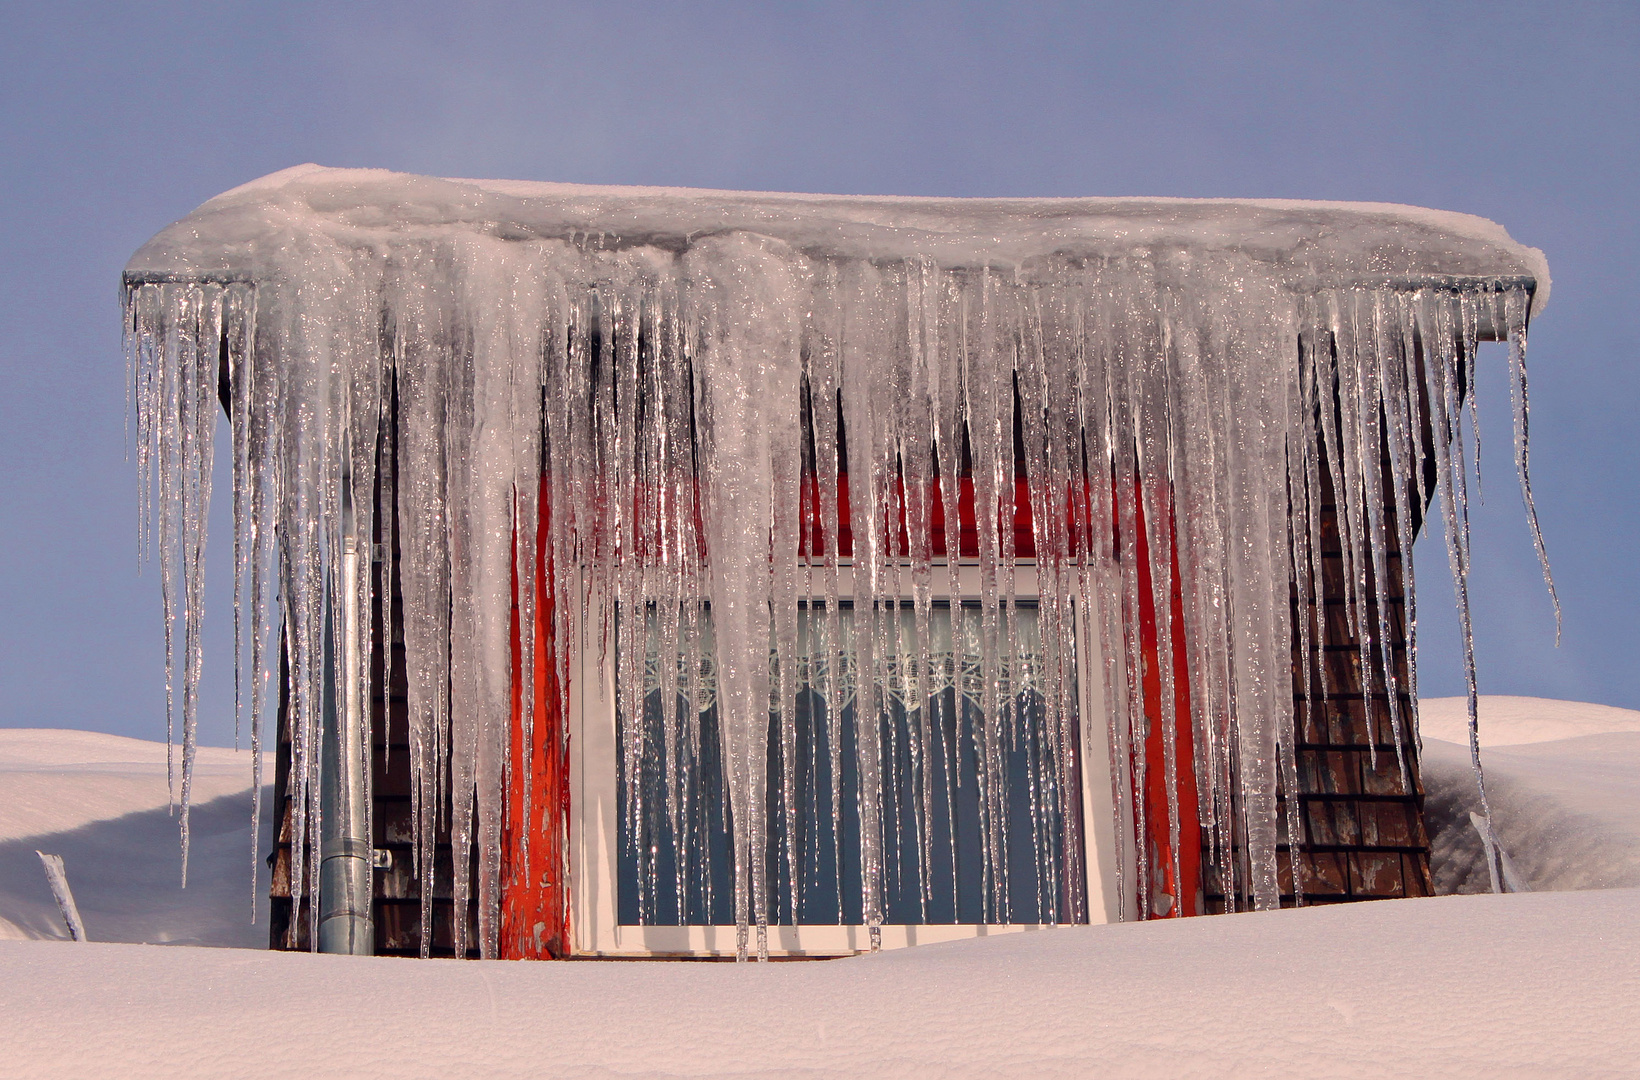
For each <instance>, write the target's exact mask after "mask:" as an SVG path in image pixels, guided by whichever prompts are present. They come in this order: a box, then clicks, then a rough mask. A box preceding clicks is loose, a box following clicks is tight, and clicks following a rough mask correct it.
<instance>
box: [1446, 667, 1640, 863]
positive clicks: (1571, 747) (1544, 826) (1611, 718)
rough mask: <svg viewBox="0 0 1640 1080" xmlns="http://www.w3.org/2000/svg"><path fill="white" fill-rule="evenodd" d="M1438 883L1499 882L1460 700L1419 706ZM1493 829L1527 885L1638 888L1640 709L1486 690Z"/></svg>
mask: <svg viewBox="0 0 1640 1080" xmlns="http://www.w3.org/2000/svg"><path fill="white" fill-rule="evenodd" d="M1419 713H1420V724H1421V726H1422V729H1423V733H1424V736H1425V739H1424V756H1423V779H1424V789H1425V791H1426V792H1427V799H1426V801H1425V804H1424V814H1425V820H1426V822H1427V824H1428V826H1429V831H1430V841H1431V845H1432V851H1431V860H1430V861H1431V869H1432V870H1433V871H1434V874H1435V888H1436V891H1437V892H1442V893H1453V892H1483V891H1485V890H1487V889H1488V888H1490V879H1489V877H1488V875H1487V871H1486V862H1485V859H1484V857H1483V855H1482V848H1481V842H1480V837H1479V836H1478V835H1477V834H1476V832H1475V829H1474V827H1473V826H1472V825H1471V824H1470V819H1469V815H1470V813H1471V812H1472V811H1475V810H1477V809H1478V808H1479V799H1478V798H1477V796H1476V792H1475V781H1474V777H1473V776H1472V775H1471V773H1470V769H1469V748H1468V735H1467V734H1466V732H1465V728H1466V725H1467V720H1466V718H1465V715H1464V701H1463V699H1462V698H1436V699H1432V700H1426V701H1423V702H1420V703H1419ZM1480 734H1481V743H1482V747H1483V750H1482V754H1481V762H1482V764H1483V765H1484V766H1485V768H1486V789H1487V793H1488V796H1489V798H1490V801H1491V804H1492V822H1493V828H1494V830H1495V831H1496V834H1497V836H1498V841H1499V843H1500V844H1502V845H1503V849H1504V850H1505V851H1506V852H1507V853H1508V854H1509V856H1510V858H1511V859H1512V860H1513V862H1514V865H1515V869H1516V871H1517V872H1518V873H1519V874H1520V875H1521V877H1522V878H1523V879H1524V881H1525V884H1526V885H1527V886H1528V887H1529V888H1531V889H1535V890H1544V889H1609V888H1620V887H1632V886H1640V785H1637V784H1636V783H1635V779H1634V778H1635V776H1636V775H1640V712H1635V711H1634V710H1631V709H1616V708H1612V707H1610V706H1606V705H1591V704H1588V703H1585V702H1578V701H1550V700H1545V699H1543V698H1525V697H1502V696H1487V697H1482V698H1481V699H1480Z"/></svg>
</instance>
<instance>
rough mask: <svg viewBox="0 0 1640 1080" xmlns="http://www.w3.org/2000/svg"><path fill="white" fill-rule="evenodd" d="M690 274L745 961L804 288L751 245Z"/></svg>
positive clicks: (757, 874)
mask: <svg viewBox="0 0 1640 1080" xmlns="http://www.w3.org/2000/svg"><path fill="white" fill-rule="evenodd" d="M685 269H686V272H687V273H688V274H689V276H690V278H691V279H692V281H693V283H694V285H695V287H696V288H697V289H698V290H699V295H697V298H696V302H697V303H699V304H700V305H701V307H702V310H701V312H700V317H701V320H702V323H701V338H700V351H699V352H698V353H697V354H696V368H695V409H696V422H697V424H698V427H699V431H700V440H701V452H702V458H703V464H704V468H703V474H704V480H705V483H704V488H703V495H704V510H705V514H704V517H705V521H706V550H707V559H708V562H709V563H710V571H711V595H712V621H713V627H714V631H715V635H716V639H717V673H718V703H719V706H718V708H719V723H720V725H721V727H722V731H723V743H724V756H725V758H726V762H727V767H728V773H729V783H730V792H729V795H730V800H731V812H732V814H733V816H734V846H735V922H736V925H737V927H738V928H739V933H738V937H739V940H740V946H739V949H738V952H739V955H740V957H741V958H742V959H744V957H745V952H746V946H745V938H746V927H747V925H748V924H749V923H751V922H755V923H756V924H757V927H758V940H759V945H760V949H759V951H760V954H761V953H762V951H763V945H764V942H765V941H766V925H767V921H768V915H769V909H768V897H767V886H768V876H767V870H766V865H765V860H766V851H767V848H766V844H765V821H764V815H763V813H762V808H763V806H764V798H765V792H766V785H767V779H768V777H767V739H768V731H769V722H768V704H767V703H768V700H769V667H768V641H769V636H770V623H769V619H770V606H771V603H773V602H775V600H776V598H775V597H774V596H773V595H772V586H771V580H770V572H769V567H770V560H771V529H773V530H774V532H775V535H777V536H785V535H787V532H786V530H785V529H784V528H783V527H782V526H780V525H779V524H778V523H777V519H776V513H777V510H776V508H775V506H774V500H775V499H776V497H777V492H787V491H793V490H795V480H796V469H797V465H798V453H797V450H798V444H797V384H796V381H797V373H798V362H797V361H798V347H799V342H800V329H799V328H800V326H801V319H802V306H801V299H800V297H801V294H800V292H799V289H800V287H801V286H802V285H803V284H804V282H803V271H802V270H801V269H800V268H799V266H798V265H797V264H796V261H795V260H794V259H793V258H792V256H791V255H790V254H789V253H787V252H786V251H784V250H783V249H782V248H781V247H780V246H779V245H775V244H771V243H767V242H762V241H759V240H757V239H755V238H752V237H732V238H727V239H724V240H721V241H715V242H705V243H702V244H700V245H697V246H696V247H695V248H694V249H693V250H691V251H690V253H689V255H688V256H687V257H686V260H685ZM790 510H792V511H795V507H791V508H790ZM791 535H795V534H791ZM796 554H797V553H796V551H795V547H794V548H793V550H791V551H789V552H783V553H782V556H783V557H785V558H787V559H789V560H793V561H795V559H796ZM864 786H865V785H864V784H862V787H864ZM761 958H762V956H761V955H760V959H761Z"/></svg>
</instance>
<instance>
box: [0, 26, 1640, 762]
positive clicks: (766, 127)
mask: <svg viewBox="0 0 1640 1080" xmlns="http://www.w3.org/2000/svg"><path fill="white" fill-rule="evenodd" d="M0 26H4V27H5V33H4V35H3V36H0V274H3V280H4V286H3V288H0V725H3V726H14V727H25V726H26V727H33V726H69V727H83V728H92V729H99V730H104V731H113V732H118V733H121V734H127V735H135V736H140V737H145V738H154V737H161V736H162V734H163V730H164V718H163V701H164V698H163V686H162V660H161V650H160V639H159V630H160V619H159V596H158V585H157V581H156V574H155V572H154V570H153V569H152V568H149V569H147V570H146V571H145V572H144V573H142V574H141V575H140V576H139V574H138V573H137V562H136V554H135V550H136V535H135V532H136V525H135V519H136V510H135V507H136V496H135V469H134V467H133V466H132V465H131V464H130V463H128V462H127V460H126V457H125V446H126V435H125V419H124V413H125V392H124V382H123V380H124V370H123V365H122V361H121V356H120V343H119V317H118V310H117V303H116V296H117V291H116V290H117V282H118V276H119V270H120V267H121V266H122V265H123V264H124V262H125V260H126V259H127V258H128V257H129V256H130V254H131V253H132V252H133V251H134V250H135V249H136V248H137V247H138V246H139V245H140V244H141V243H142V242H143V241H144V240H146V239H147V238H148V237H149V236H151V235H152V234H153V233H155V232H157V231H158V230H159V229H160V228H162V227H163V226H164V225H166V224H167V223H168V222H170V221H172V220H174V219H176V218H178V217H181V216H182V215H184V214H186V213H187V212H188V211H189V210H191V209H192V208H193V207H194V206H196V205H198V204H199V203H201V202H203V201H204V200H205V199H207V198H209V197H210V196H212V195H214V194H216V193H217V192H219V191H222V190H224V189H226V188H229V187H232V186H234V185H236V184H239V183H242V182H244V181H246V180H249V179H251V178H253V177H256V176H259V175H262V174H264V173H268V172H272V171H273V170H275V169H280V168H283V167H285V166H288V165H293V164H297V163H300V162H304V161H316V162H320V163H322V164H327V165H347V166H377V167H383V168H389V169H399V170H404V171H409V172H420V173H431V174H437V175H446V176H505V177H514V178H523V179H540V180H564V181H576V182H585V183H616V184H683V185H695V186H707V187H727V188H751V189H763V190H796V191H823V192H843V193H863V194H905V195H1152V194H1154V195H1181V196H1248V197H1253V196H1269V197H1291V198H1308V199H1361V200H1373V201H1388V202H1404V203H1413V204H1419V205H1426V206H1434V207H1439V208H1442V209H1450V210H1461V211H1466V212H1469V213H1474V214H1480V215H1482V216H1485V217H1489V218H1492V219H1494V220H1496V221H1498V222H1500V223H1501V224H1503V225H1504V226H1505V227H1507V228H1508V229H1509V230H1510V232H1511V233H1512V234H1513V235H1514V236H1515V238H1516V239H1518V240H1520V241H1522V242H1524V243H1528V244H1532V245H1534V246H1537V247H1541V248H1543V249H1544V251H1545V252H1547V254H1548V257H1549V262H1550V265H1551V268H1552V270H1553V273H1554V296H1553V299H1552V301H1551V303H1550V305H1549V308H1548V310H1547V311H1546V312H1545V313H1544V315H1543V317H1542V318H1541V320H1540V321H1539V322H1538V323H1537V324H1536V325H1535V326H1534V327H1533V333H1532V353H1531V357H1530V362H1531V368H1532V376H1533V387H1532V389H1533V399H1532V400H1533V425H1532V431H1533V435H1534V445H1533V463H1534V472H1535V479H1536V484H1537V491H1538V497H1539V508H1540V511H1541V513H1542V517H1543V529H1544V533H1545V536H1546V539H1547V542H1548V545H1549V552H1550V556H1551V559H1552V560H1553V563H1554V568H1555V572H1556V578H1557V583H1558V584H1559V586H1560V590H1561V596H1562V599H1563V604H1564V608H1565V617H1566V632H1565V636H1564V640H1563V641H1562V644H1561V646H1560V648H1559V649H1558V650H1557V649H1556V648H1555V647H1554V629H1553V619H1552V616H1551V613H1550V609H1549V605H1548V601H1547V598H1546V595H1545V593H1544V589H1543V586H1542V582H1541V579H1540V577H1539V574H1538V570H1537V566H1536V562H1535V559H1534V556H1533V554H1532V549H1531V543H1530V540H1529V538H1528V536H1527V533H1526V529H1525V525H1524V516H1523V514H1522V512H1521V508H1520V499H1519V495H1518V489H1517V488H1516V486H1515V480H1514V476H1513V472H1512V467H1511V464H1510V460H1509V449H1508V447H1509V438H1510V435H1509V426H1508V406H1507V392H1506V388H1505V383H1504V379H1503V363H1502V356H1501V354H1499V353H1498V352H1488V353H1486V354H1485V355H1484V356H1483V370H1482V376H1481V410H1482V430H1483V440H1484V441H1483V446H1484V457H1483V471H1484V491H1485V493H1486V496H1487V500H1486V503H1485V505H1484V507H1480V508H1478V511H1477V516H1476V523H1475V562H1476V568H1475V573H1474V590H1475V594H1476V601H1475V610H1476V624H1477V648H1478V654H1479V661H1480V677H1481V687H1482V690H1483V691H1484V692H1493V693H1514V694H1535V695H1542V696H1549V697H1570V698H1581V699H1585V700H1591V701H1599V702H1604V703H1607V704H1613V705H1623V706H1629V707H1640V665H1637V664H1636V663H1635V661H1636V659H1637V647H1640V629H1637V625H1640V622H1637V619H1636V618H1635V616H1634V612H1635V611H1636V609H1637V607H1640V569H1637V565H1636V559H1635V557H1634V556H1635V547H1636V544H1635V537H1636V533H1637V528H1640V515H1637V510H1636V500H1635V493H1636V480H1635V477H1636V467H1637V466H1640V428H1637V425H1636V424H1635V422H1634V420H1633V415H1634V412H1635V406H1636V404H1637V403H1640V370H1637V364H1636V361H1637V360H1640V326H1637V321H1640V320H1637V315H1640V311H1637V308H1636V299H1635V298H1636V294H1637V287H1640V270H1637V265H1640V259H1637V256H1636V251H1637V250H1640V214H1637V209H1636V197H1637V195H1640V7H1636V6H1634V5H1632V4H1623V5H1619V4H1607V5H1592V4H1589V5H1577V4H1563V5H1542V4H1531V5H1523V4H1513V3H1486V4H1442V5H1435V4H1427V3H1423V4H1351V5H1301V4H1282V3H1263V4H1242V5H1234V4H1215V5H1203V6H1169V5H1134V6H1133V7H1132V9H1131V10H1130V9H1128V8H1123V7H1116V6H1106V5H1100V4H1085V5H1033V6H1027V5H1017V4H995V5H944V4H907V5H898V6H888V5H877V4H854V3H839V4H831V5H820V4H813V5H801V4H757V5H750V4H749V5H720V4H704V3H695V4H688V5H669V4H652V5H621V4H611V3H604V4H600V5H596V7H594V6H593V5H576V6H564V7H557V6H554V5H550V4H529V5H516V6H514V5H502V4H465V5H462V4H451V5H429V4H392V5H388V4H338V3H331V4H324V5H303V4H259V5H249V4H210V5H186V4H144V5H133V4H107V5H79V4H55V5H40V4H33V3H29V4H23V3H9V2H8V3H0ZM222 503H223V500H218V507H219V509H220V508H221V505H222ZM229 536H230V534H229V531H228V523H227V521H226V519H225V518H224V516H223V515H221V514H220V513H219V514H218V515H217V526H216V529H215V531H214V534H213V543H214V544H215V548H214V553H215V556H216V557H215V560H214V566H213V568H212V569H213V574H212V583H213V584H212V587H213V590H214V596H215V601H214V602H215V607H214V608H213V609H212V611H211V613H210V616H209V619H208V623H207V633H208V635H209V641H208V645H207V661H206V662H207V673H206V687H205V695H204V712H205V714H206V715H205V718H204V720H203V734H204V737H205V741H207V742H214V743H223V742H231V740H232V738H233V721H232V691H231V679H230V672H229V669H228V663H229V655H228V654H229V652H230V651H231V650H230V649H229V647H228V646H227V644H226V638H227V635H228V634H229V633H231V626H232V618H231V609H230V606H229V600H228V593H227V568H226V565H225V564H226V556H225V552H226V550H227V545H228V543H229ZM1417 553H1418V567H1419V573H1420V579H1421V582H1422V588H1421V589H1420V595H1421V598H1422V600H1423V603H1422V604H1421V605H1420V613H1421V615H1422V616H1423V622H1422V641H1423V650H1422V659H1421V662H1420V675H1421V677H1422V679H1423V684H1424V689H1425V692H1426V693H1434V694H1452V693H1459V692H1461V689H1462V674H1461V667H1460V662H1459V652H1458V642H1457V629H1456V625H1457V624H1456V620H1455V619H1454V618H1453V617H1452V615H1451V603H1450V599H1449V598H1450V596H1451V588H1450V583H1449V580H1448V579H1447V578H1446V577H1445V571H1444V558H1445V557H1444V552H1443V551H1442V550H1441V549H1440V546H1439V541H1438V540H1435V541H1431V540H1428V539H1426V540H1423V541H1420V543H1419V544H1418V549H1417Z"/></svg>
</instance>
